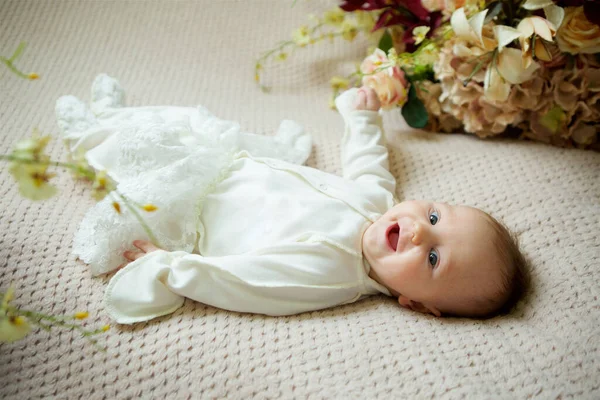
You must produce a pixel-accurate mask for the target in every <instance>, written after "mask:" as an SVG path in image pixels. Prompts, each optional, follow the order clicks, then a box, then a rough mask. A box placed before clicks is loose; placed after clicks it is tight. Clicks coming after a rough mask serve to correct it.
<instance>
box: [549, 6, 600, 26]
mask: <svg viewBox="0 0 600 400" xmlns="http://www.w3.org/2000/svg"><path fill="white" fill-rule="evenodd" d="M554 3H555V4H556V5H557V6H560V7H581V6H583V13H584V14H585V17H586V18H587V19H588V21H590V22H591V23H594V24H596V25H598V26H600V0H554Z"/></svg>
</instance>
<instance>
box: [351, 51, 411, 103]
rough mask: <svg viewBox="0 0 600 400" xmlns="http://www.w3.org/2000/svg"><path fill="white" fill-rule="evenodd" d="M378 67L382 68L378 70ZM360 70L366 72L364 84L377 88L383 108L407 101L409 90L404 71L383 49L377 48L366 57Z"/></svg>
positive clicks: (363, 79)
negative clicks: (394, 63) (392, 61)
mask: <svg viewBox="0 0 600 400" xmlns="http://www.w3.org/2000/svg"><path fill="white" fill-rule="evenodd" d="M378 68H379V69H380V70H379V71H376V70H377V69H378ZM360 70H361V72H362V73H363V74H365V76H363V78H362V84H363V85H365V86H368V87H370V88H372V89H373V90H375V92H376V93H377V97H379V101H381V108H383V109H390V108H392V107H396V106H402V105H404V103H406V99H407V95H408V91H407V81H406V78H405V77H404V71H402V69H401V68H400V67H398V66H395V65H393V63H391V62H390V60H389V59H388V57H387V55H386V54H385V52H383V51H382V50H381V49H375V51H374V52H373V54H371V55H370V56H368V57H367V58H365V60H364V61H363V62H362V64H361V66H360Z"/></svg>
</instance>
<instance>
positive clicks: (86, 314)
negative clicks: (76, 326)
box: [73, 311, 90, 319]
mask: <svg viewBox="0 0 600 400" xmlns="http://www.w3.org/2000/svg"><path fill="white" fill-rule="evenodd" d="M73 316H74V317H75V318H76V319H86V318H87V317H89V316H90V313H89V312H87V311H79V312H76V313H75V315H73Z"/></svg>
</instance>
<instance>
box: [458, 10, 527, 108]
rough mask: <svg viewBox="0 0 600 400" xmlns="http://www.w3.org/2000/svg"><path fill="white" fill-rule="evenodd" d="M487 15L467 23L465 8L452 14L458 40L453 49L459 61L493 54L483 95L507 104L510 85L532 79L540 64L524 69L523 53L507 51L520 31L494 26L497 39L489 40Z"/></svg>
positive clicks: (485, 11)
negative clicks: (485, 26)
mask: <svg viewBox="0 0 600 400" xmlns="http://www.w3.org/2000/svg"><path fill="white" fill-rule="evenodd" d="M486 14H487V10H484V11H481V12H479V13H477V14H475V15H474V16H473V17H471V18H469V19H468V20H467V16H466V14H465V11H464V9H463V8H460V9H458V10H456V11H455V12H454V13H453V14H452V17H451V19H450V24H451V25H452V29H453V31H454V33H455V35H456V37H457V38H458V39H459V41H458V42H457V43H456V44H455V46H454V53H455V54H456V55H457V56H459V57H466V58H468V57H472V56H479V55H483V54H486V53H492V52H493V53H492V54H494V56H493V57H492V59H491V64H490V65H488V66H487V72H486V77H485V80H484V94H485V97H486V98H488V99H489V100H493V101H506V99H507V98H508V95H509V93H510V88H511V84H517V83H522V82H525V81H527V80H528V79H531V77H532V76H533V73H534V72H535V70H537V69H538V68H539V64H537V63H536V62H531V63H530V64H529V65H527V66H524V65H523V62H522V53H521V51H520V50H518V49H513V48H506V47H505V46H507V45H508V44H509V43H510V42H512V41H513V40H515V39H517V38H518V37H520V35H521V34H520V33H519V31H518V30H516V29H514V28H511V27H508V26H494V28H493V32H494V35H493V36H490V35H489V28H488V29H487V30H486V29H484V21H485V16H486ZM461 41H462V42H461ZM477 48H479V49H480V50H479V51H478V50H477ZM496 49H497V50H496ZM477 53H480V54H477Z"/></svg>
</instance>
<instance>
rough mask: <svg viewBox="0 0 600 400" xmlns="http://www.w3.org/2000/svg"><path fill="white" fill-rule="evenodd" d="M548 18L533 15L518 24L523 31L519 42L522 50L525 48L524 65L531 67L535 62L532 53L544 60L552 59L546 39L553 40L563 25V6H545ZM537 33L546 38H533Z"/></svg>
mask: <svg viewBox="0 0 600 400" xmlns="http://www.w3.org/2000/svg"><path fill="white" fill-rule="evenodd" d="M544 12H545V13H546V17H547V19H544V18H542V17H538V16H533V17H527V18H524V19H523V20H521V22H520V23H519V25H518V26H517V31H518V32H520V33H521V36H520V37H519V42H520V44H521V50H523V66H524V67H525V68H527V67H529V65H531V63H532V62H533V57H532V54H535V56H536V58H537V59H539V60H542V61H546V62H548V61H551V60H552V53H551V52H550V50H549V48H548V47H547V45H546V44H545V43H544V40H545V41H547V42H552V40H553V39H552V38H553V37H554V35H555V34H556V31H557V29H558V27H559V26H560V25H561V23H562V21H563V18H564V15H565V12H564V10H563V9H562V8H560V7H557V6H554V5H551V6H546V7H544ZM534 34H535V35H537V36H539V37H540V38H542V39H544V40H539V39H538V40H532V39H531V37H532V36H533V35H534Z"/></svg>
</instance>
